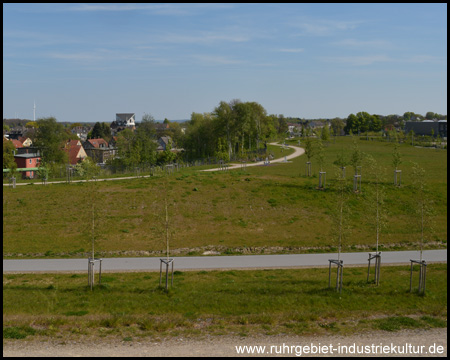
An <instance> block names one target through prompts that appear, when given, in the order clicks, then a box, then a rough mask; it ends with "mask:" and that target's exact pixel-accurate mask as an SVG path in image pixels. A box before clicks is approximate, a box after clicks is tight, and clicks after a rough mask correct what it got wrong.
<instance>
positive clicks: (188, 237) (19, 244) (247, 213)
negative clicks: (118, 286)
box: [3, 137, 447, 258]
mask: <svg viewBox="0 0 450 360" xmlns="http://www.w3.org/2000/svg"><path fill="white" fill-rule="evenodd" d="M292 144H297V141H296V140H294V141H292ZM358 144H359V147H360V149H361V150H362V151H363V152H365V153H369V154H371V155H372V156H373V157H375V159H376V160H377V161H378V162H379V163H380V164H383V166H384V168H385V171H386V177H385V182H384V187H385V193H386V198H385V203H386V205H387V222H386V228H385V229H384V230H383V232H382V233H381V236H380V244H381V248H382V249H383V250H397V249H416V248H418V242H419V239H420V229H419V227H418V223H419V222H418V217H417V214H416V213H415V210H414V193H413V192H412V189H411V167H412V162H417V163H418V164H419V165H420V166H422V167H423V168H424V169H425V171H426V181H427V184H428V187H429V190H430V191H429V198H430V199H431V200H432V201H433V207H434V210H435V215H434V217H433V221H434V227H433V231H432V232H429V231H427V233H426V235H427V238H426V240H427V245H426V247H427V248H446V246H447V151H446V150H436V149H430V148H414V147H411V146H409V145H405V144H402V145H401V146H400V152H401V154H402V157H403V164H402V165H401V166H400V169H402V184H403V185H402V187H401V188H394V186H393V171H394V169H393V167H392V165H391V159H392V150H393V144H391V143H383V142H376V141H363V140H358ZM351 149H352V142H351V139H350V138H349V137H341V138H337V139H336V142H335V143H334V141H333V140H331V141H330V142H329V143H328V144H326V146H325V165H324V169H325V170H326V171H327V188H326V189H325V190H323V191H321V190H317V186H318V176H317V172H318V166H317V162H316V159H315V158H313V159H312V168H313V176H312V177H309V178H308V177H306V176H305V162H306V158H305V156H301V157H299V158H296V159H294V160H293V161H292V162H291V163H287V164H283V163H281V164H271V165H270V166H255V167H247V169H246V170H245V171H242V170H230V171H227V172H219V171H217V172H201V171H199V169H198V168H186V169H182V170H180V171H179V172H176V173H174V174H172V175H170V176H169V177H163V176H154V177H152V178H144V179H143V178H139V179H131V180H118V181H105V182H96V183H78V184H70V185H67V184H55V185H48V186H42V185H28V186H18V187H16V189H12V188H9V187H4V188H3V256H4V258H19V257H28V258H33V257H45V256H47V257H84V256H87V252H88V251H90V249H91V242H92V236H93V235H92V207H93V206H94V209H95V232H94V237H95V249H96V252H97V254H98V255H100V256H103V257H108V256H130V255H133V256H140V255H145V256H148V255H149V254H150V255H154V256H158V255H159V252H161V251H163V250H164V249H165V243H164V234H165V233H164V216H165V210H164V197H165V195H167V197H168V199H169V200H168V201H169V216H170V230H171V237H170V248H171V249H172V250H174V251H176V254H183V255H186V254H191V255H197V254H201V253H202V252H203V251H205V249H215V250H218V251H219V252H221V253H222V254H232V253H241V252H247V253H248V252H252V253H273V252H281V253H282V252H294V253H301V252H311V251H313V252H330V251H335V250H336V246H337V241H336V240H335V239H334V238H333V236H332V233H333V232H332V217H331V215H332V213H333V211H334V209H335V206H336V203H337V196H336V195H337V194H336V191H335V190H334V188H333V187H334V185H335V170H334V169H333V165H332V163H333V161H335V160H336V158H337V155H338V153H340V152H341V151H342V150H343V151H344V153H345V154H346V156H347V158H348V157H349V156H350V153H351ZM270 151H276V152H277V154H276V157H278V156H280V157H281V156H284V155H287V154H288V153H290V152H291V150H289V152H287V151H286V150H284V151H285V152H286V153H283V154H282V153H281V149H280V148H276V150H275V148H272V147H271V148H270ZM351 173H352V170H351V169H350V167H348V168H347V178H348V180H349V184H348V186H349V188H351V187H352V176H351ZM362 174H363V175H362V193H361V194H354V193H352V194H351V195H350V197H349V201H348V204H349V207H350V210H351V215H350V218H349V222H348V227H349V228H350V230H351V232H349V233H348V234H347V237H346V238H345V239H344V247H343V251H365V250H368V249H372V248H373V247H374V246H375V241H376V237H375V230H374V226H373V221H372V220H371V219H370V215H371V214H370V213H369V212H368V207H367V201H368V190H370V189H371V188H372V184H371V183H370V182H371V180H372V178H371V177H370V175H369V174H368V173H367V170H366V168H364V166H363V169H362ZM164 184H166V185H164Z"/></svg>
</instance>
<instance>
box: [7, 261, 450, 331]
mask: <svg viewBox="0 0 450 360" xmlns="http://www.w3.org/2000/svg"><path fill="white" fill-rule="evenodd" d="M381 271H382V273H381V279H382V280H381V284H380V286H378V287H376V286H375V285H374V284H371V283H369V284H368V283H367V282H366V272H365V269H364V268H346V269H345V270H344V281H343V291H342V293H341V294H339V293H337V292H336V291H335V290H334V289H328V287H327V286H328V269H326V268H325V269H324V268H321V269H295V270H257V271H253V270H252V271H208V272H207V271H199V272H198V271H193V272H180V271H177V272H175V276H174V286H173V288H170V289H169V291H168V292H166V291H165V290H164V289H162V288H160V287H159V285H158V284H159V274H158V273H108V274H103V277H102V285H96V286H95V287H94V290H93V291H91V290H90V288H89V287H88V286H87V275H79V274H6V275H5V274H4V275H3V337H4V338H14V339H19V338H33V337H36V336H43V337H48V336H51V337H53V338H64V339H66V338H68V337H69V338H70V337H79V336H81V335H85V336H100V337H103V336H108V335H111V336H116V337H117V336H118V337H121V338H122V339H128V340H131V339H138V338H140V337H144V336H152V337H155V338H158V337H164V336H177V335H182V336H201V335H206V334H207V335H225V334H228V335H240V336H246V335H252V334H266V335H270V334H332V333H339V334H343V335H345V334H351V333H354V332H364V331H372V330H374V329H378V330H386V331H396V330H400V329H405V328H406V329H407V328H430V327H446V326H447V320H446V319H447V265H446V264H430V265H429V266H428V272H427V291H426V294H425V295H420V296H419V295H418V294H417V293H416V292H414V291H413V293H410V292H409V266H394V267H383V268H382V270H381ZM414 276H415V277H414V284H415V286H416V287H417V281H418V271H417V269H415V272H414ZM416 280H417V281H416Z"/></svg>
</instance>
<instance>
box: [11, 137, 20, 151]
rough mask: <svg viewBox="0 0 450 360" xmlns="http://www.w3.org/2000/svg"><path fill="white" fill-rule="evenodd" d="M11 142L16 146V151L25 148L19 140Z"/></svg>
mask: <svg viewBox="0 0 450 360" xmlns="http://www.w3.org/2000/svg"><path fill="white" fill-rule="evenodd" d="M11 141H12V143H13V144H14V146H15V147H16V149H17V148H21V147H23V145H22V143H21V142H20V141H19V140H15V139H13V140H11Z"/></svg>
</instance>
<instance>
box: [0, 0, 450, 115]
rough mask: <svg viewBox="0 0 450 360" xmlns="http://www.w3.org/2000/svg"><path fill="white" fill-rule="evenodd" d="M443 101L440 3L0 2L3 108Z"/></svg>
mask: <svg viewBox="0 0 450 360" xmlns="http://www.w3.org/2000/svg"><path fill="white" fill-rule="evenodd" d="M233 99H239V100H241V101H243V102H247V101H255V102H257V103H259V104H261V105H262V106H263V107H264V108H265V109H266V111H267V113H268V114H276V115H280V114H283V115H284V116H286V117H300V118H305V119H318V118H334V117H341V118H346V117H347V116H348V115H349V114H351V113H354V114H356V113H357V112H359V111H366V112H368V113H370V114H380V115H389V114H398V115H403V114H404V113H405V112H407V111H412V112H415V113H417V114H422V115H425V114H426V112H428V111H432V112H435V113H439V114H447V4H417V3H413V4H403V3H402V4H380V3H379V4H320V3H319V4H293V3H290V4H270V3H264V4H230V3H225V4H217V3H214V4H203V3H202V4H186V3H176V4H155V3H151V4H142V3H138V4H130V3H127V4H119V3H112V4H104V3H101V4H73V3H72V4H36V3H33V4H13V3H11V4H3V117H4V118H16V117H18V118H22V119H33V117H34V113H33V108H34V103H35V104H36V110H35V114H36V119H38V118H43V117H49V116H53V117H55V118H56V119H57V120H58V121H61V122H63V121H64V122H65V121H67V122H96V121H100V122H102V121H104V122H111V121H113V120H115V114H116V113H135V114H136V121H140V120H141V119H142V116H143V115H144V114H150V115H152V116H153V117H154V118H155V119H156V120H163V119H165V118H167V119H169V120H183V119H190V117H191V114H192V113H193V112H195V113H207V112H212V111H214V108H215V107H217V106H218V105H219V103H220V102H221V101H225V102H229V101H231V100H233Z"/></svg>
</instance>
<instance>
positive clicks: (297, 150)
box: [202, 142, 305, 171]
mask: <svg viewBox="0 0 450 360" xmlns="http://www.w3.org/2000/svg"><path fill="white" fill-rule="evenodd" d="M270 145H276V146H283V145H280V144H278V143H276V142H273V143H270ZM286 148H292V149H294V152H293V153H292V154H290V155H286V156H285V157H281V158H278V159H275V160H270V164H273V163H283V162H289V160H291V159H294V158H296V157H298V156H300V155H303V154H304V153H305V150H304V149H303V148H300V147H298V146H293V145H286ZM262 165H266V164H265V162H264V161H258V162H255V163H248V164H246V166H262ZM241 166H242V164H229V166H228V170H231V169H240V168H241ZM219 170H221V169H220V168H215V169H206V170H202V171H219Z"/></svg>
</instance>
